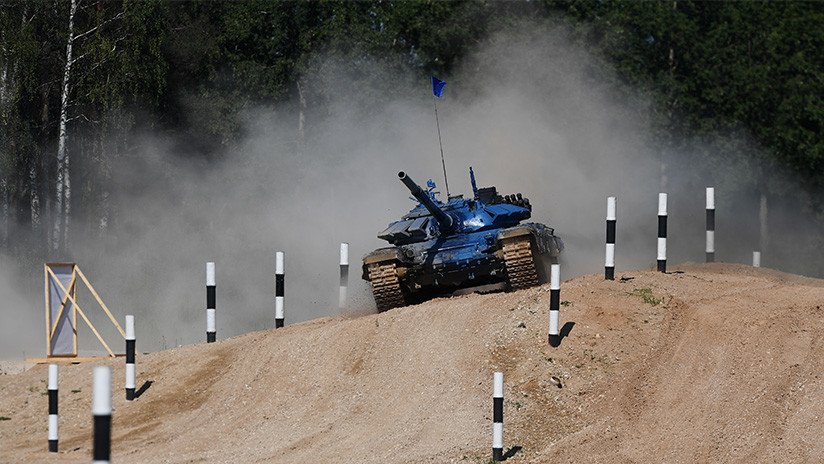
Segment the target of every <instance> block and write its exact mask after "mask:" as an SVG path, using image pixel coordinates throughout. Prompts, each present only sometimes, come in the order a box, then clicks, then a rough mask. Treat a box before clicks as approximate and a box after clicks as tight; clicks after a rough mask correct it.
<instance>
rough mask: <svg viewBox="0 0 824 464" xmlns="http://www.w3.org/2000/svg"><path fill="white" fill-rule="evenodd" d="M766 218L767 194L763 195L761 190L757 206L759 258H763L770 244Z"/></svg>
mask: <svg viewBox="0 0 824 464" xmlns="http://www.w3.org/2000/svg"><path fill="white" fill-rule="evenodd" d="M767 223H768V218H767V194H766V193H764V190H761V201H760V202H759V205H758V226H759V243H758V247H759V251H760V252H761V256H765V255H766V253H767V246H769V242H770V235H769V230H768V228H767Z"/></svg>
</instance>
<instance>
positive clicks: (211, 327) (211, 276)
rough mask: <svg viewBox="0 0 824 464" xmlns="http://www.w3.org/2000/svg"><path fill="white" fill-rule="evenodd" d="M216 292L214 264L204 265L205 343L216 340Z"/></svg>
mask: <svg viewBox="0 0 824 464" xmlns="http://www.w3.org/2000/svg"><path fill="white" fill-rule="evenodd" d="M216 300H217V291H216V289H215V263H213V262H211V261H210V262H208V263H206V343H214V342H215V341H216V340H217V325H216V324H215V309H217V306H216V303H217V302H216Z"/></svg>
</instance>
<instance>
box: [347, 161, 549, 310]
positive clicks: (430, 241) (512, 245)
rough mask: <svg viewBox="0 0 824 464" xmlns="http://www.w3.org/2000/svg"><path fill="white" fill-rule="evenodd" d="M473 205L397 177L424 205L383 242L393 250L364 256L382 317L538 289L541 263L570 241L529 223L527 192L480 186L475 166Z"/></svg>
mask: <svg viewBox="0 0 824 464" xmlns="http://www.w3.org/2000/svg"><path fill="white" fill-rule="evenodd" d="M469 177H470V181H471V183H472V192H473V198H472V199H465V198H463V195H457V196H450V197H449V199H448V201H447V202H446V203H444V202H442V201H440V200H438V198H437V196H436V194H437V193H438V192H435V183H434V182H432V180H429V182H427V187H428V189H427V190H424V189H422V188H421V187H420V186H419V185H418V184H416V183H415V182H414V181H413V180H412V179H411V178H410V177H409V176H408V175H406V173H405V172H403V171H401V172H399V173H398V178H399V179H400V181H401V182H403V184H404V185H406V187H407V188H408V189H409V191H410V192H411V193H412V196H413V197H414V200H415V201H416V202H417V203H418V204H417V206H415V207H414V208H413V209H412V210H411V211H409V212H408V213H407V214H406V215H404V216H403V217H402V218H401V219H400V220H399V221H395V222H393V223H391V224H389V226H388V227H387V228H386V229H385V230H384V231H383V232H381V233H379V234H378V238H380V239H382V240H386V241H387V242H389V244H390V245H392V246H390V247H386V248H379V249H377V250H375V251H373V252H371V253H369V254H368V255H366V256H365V257H364V258H363V279H364V280H368V281H369V282H370V283H371V284H372V293H373V295H374V297H375V303H376V304H377V306H378V310H379V311H386V310H387V309H391V308H395V307H398V306H404V305H407V304H410V303H416V302H419V301H422V300H425V299H427V298H431V297H433V296H438V295H443V294H448V293H451V292H454V291H455V290H458V289H461V288H467V287H477V286H482V285H489V284H504V285H505V286H506V287H507V288H509V289H513V290H515V289H520V288H527V287H532V286H535V285H539V284H540V283H541V279H542V272H541V271H542V269H543V266H541V264H540V259H541V258H542V257H544V258H549V259H555V258H557V256H558V254H559V253H560V252H561V250H562V249H563V243H562V242H561V240H560V239H559V238H558V237H556V236H555V233H554V230H553V229H552V228H550V227H547V226H546V225H544V224H538V223H532V222H528V223H522V221H525V220H527V219H529V218H530V216H531V215H532V212H531V211H532V206H531V205H530V203H529V200H528V199H526V198H524V197H523V196H522V195H521V194H520V193H518V194H516V195H506V196H501V195H499V194H498V192H497V190H496V189H495V187H486V188H480V189H479V188H477V186H476V184H475V173H474V172H473V171H472V168H469Z"/></svg>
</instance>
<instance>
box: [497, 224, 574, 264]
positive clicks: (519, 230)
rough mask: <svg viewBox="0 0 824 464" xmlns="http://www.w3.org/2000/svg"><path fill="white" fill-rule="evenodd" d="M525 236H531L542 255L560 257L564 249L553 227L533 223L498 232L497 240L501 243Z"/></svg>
mask: <svg viewBox="0 0 824 464" xmlns="http://www.w3.org/2000/svg"><path fill="white" fill-rule="evenodd" d="M523 236H531V237H532V242H533V243H534V244H535V246H536V248H537V249H538V250H537V251H538V253H539V254H542V255H543V254H547V253H549V255H550V256H553V257H554V256H558V254H559V253H560V252H561V250H563V249H564V244H563V242H562V241H561V239H560V238H558V237H556V236H555V231H554V230H553V229H552V228H551V227H547V226H545V225H543V224H538V223H532V222H529V223H526V224H520V225H517V226H515V227H510V228H508V229H503V230H501V231H500V232H498V235H497V238H498V240H499V241H500V240H508V239H513V238H517V237H523Z"/></svg>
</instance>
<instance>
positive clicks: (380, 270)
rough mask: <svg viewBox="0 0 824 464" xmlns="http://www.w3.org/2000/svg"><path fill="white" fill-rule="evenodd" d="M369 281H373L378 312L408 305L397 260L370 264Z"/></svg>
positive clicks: (373, 292)
mask: <svg viewBox="0 0 824 464" xmlns="http://www.w3.org/2000/svg"><path fill="white" fill-rule="evenodd" d="M369 281H370V282H372V295H374V296H375V303H376V304H377V305H378V312H383V311H386V310H389V309H392V308H397V307H399V306H404V305H406V298H404V295H403V290H401V284H400V279H399V278H398V268H397V264H396V263H395V262H383V263H375V264H370V265H369Z"/></svg>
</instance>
